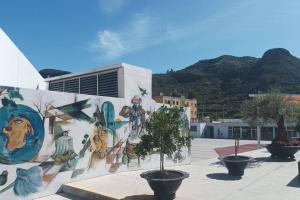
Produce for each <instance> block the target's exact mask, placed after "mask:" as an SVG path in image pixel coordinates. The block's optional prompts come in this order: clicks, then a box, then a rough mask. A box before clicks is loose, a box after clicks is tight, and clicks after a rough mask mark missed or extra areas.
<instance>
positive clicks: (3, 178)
mask: <svg viewBox="0 0 300 200" xmlns="http://www.w3.org/2000/svg"><path fill="white" fill-rule="evenodd" d="M7 175H8V171H6V170H4V171H3V172H2V173H1V175H0V185H4V184H5V183H6V182H7Z"/></svg>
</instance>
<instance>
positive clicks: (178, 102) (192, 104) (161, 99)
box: [153, 95, 197, 119]
mask: <svg viewBox="0 0 300 200" xmlns="http://www.w3.org/2000/svg"><path fill="white" fill-rule="evenodd" d="M153 99H154V100H155V101H156V102H157V103H163V104H170V105H175V106H179V107H189V108H190V109H191V118H192V119H197V99H186V98H185V97H170V96H162V95H161V96H155V97H153Z"/></svg>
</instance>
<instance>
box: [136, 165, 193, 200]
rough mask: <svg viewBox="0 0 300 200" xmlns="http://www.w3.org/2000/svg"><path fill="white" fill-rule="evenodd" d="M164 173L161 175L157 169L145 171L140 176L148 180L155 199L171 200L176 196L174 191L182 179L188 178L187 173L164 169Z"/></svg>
mask: <svg viewBox="0 0 300 200" xmlns="http://www.w3.org/2000/svg"><path fill="white" fill-rule="evenodd" d="M165 172H166V175H165V176H163V177H162V176H161V173H160V171H159V170H152V171H147V172H144V173H142V174H141V177H142V178H144V179H146V180H147V181H148V184H149V185H150V187H151V189H152V190H153V192H154V197H155V199H157V200H172V199H174V198H175V197H176V191H177V189H178V188H179V186H180V185H181V182H182V180H183V179H185V178H188V177H189V174H188V173H186V172H183V171H178V170H165Z"/></svg>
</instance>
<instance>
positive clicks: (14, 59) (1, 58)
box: [0, 28, 46, 89]
mask: <svg viewBox="0 0 300 200" xmlns="http://www.w3.org/2000/svg"><path fill="white" fill-rule="evenodd" d="M0 69H1V73H0V85H6V86H13V87H22V88H30V89H36V88H37V87H39V89H45V87H46V84H45V82H44V79H43V77H42V76H41V75H40V74H39V72H38V71H37V70H36V69H35V68H34V66H33V65H32V64H31V63H30V61H29V60H28V59H27V58H26V57H25V56H24V55H23V53H22V52H21V51H20V50H19V49H18V47H17V46H16V45H15V44H14V43H13V42H12V41H11V40H10V38H9V37H8V36H7V35H6V34H5V33H4V31H3V30H2V29H1V28H0Z"/></svg>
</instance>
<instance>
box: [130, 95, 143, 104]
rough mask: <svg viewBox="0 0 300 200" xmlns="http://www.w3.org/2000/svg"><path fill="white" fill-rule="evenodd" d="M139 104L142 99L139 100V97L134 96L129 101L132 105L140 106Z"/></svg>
mask: <svg viewBox="0 0 300 200" xmlns="http://www.w3.org/2000/svg"><path fill="white" fill-rule="evenodd" d="M141 102H142V99H141V98H140V97H139V96H137V95H135V96H134V97H133V98H132V99H131V103H132V104H133V105H139V104H141Z"/></svg>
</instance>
